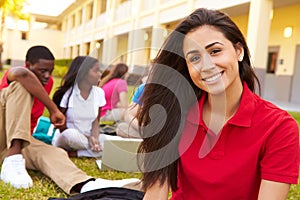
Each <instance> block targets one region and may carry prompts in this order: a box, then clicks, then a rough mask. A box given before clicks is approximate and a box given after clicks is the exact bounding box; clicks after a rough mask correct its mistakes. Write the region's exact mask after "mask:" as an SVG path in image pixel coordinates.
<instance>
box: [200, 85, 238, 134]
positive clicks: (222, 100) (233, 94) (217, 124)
mask: <svg viewBox="0 0 300 200" xmlns="http://www.w3.org/2000/svg"><path fill="white" fill-rule="evenodd" d="M242 92H243V84H242V83H241V82H240V84H233V85H232V86H231V87H228V88H227V90H226V91H225V92H223V93H220V94H217V95H212V94H208V97H207V100H206V101H205V103H204V107H203V120H204V122H205V124H206V125H207V127H209V128H210V129H211V130H213V131H214V132H216V133H217V132H219V131H220V130H221V128H222V127H223V126H224V124H225V123H226V122H227V121H228V120H229V119H230V118H231V117H232V116H233V115H234V114H235V113H236V112H237V110H238V108H239V105H240V99H241V96H242Z"/></svg>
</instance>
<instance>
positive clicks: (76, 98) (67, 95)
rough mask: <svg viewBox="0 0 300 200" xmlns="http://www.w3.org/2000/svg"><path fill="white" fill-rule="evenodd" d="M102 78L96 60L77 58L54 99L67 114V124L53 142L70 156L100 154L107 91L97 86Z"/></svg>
mask: <svg viewBox="0 0 300 200" xmlns="http://www.w3.org/2000/svg"><path fill="white" fill-rule="evenodd" d="M100 77H101V71H100V65H99V62H98V60H97V59H95V58H93V57H90V56H78V57H76V58H75V59H74V60H73V61H72V63H71V65H70V67H69V70H68V72H67V73H66V75H65V76H64V77H63V79H62V84H61V86H60V87H59V88H58V90H57V91H56V92H55V93H54V96H53V101H54V102H55V103H56V105H57V106H58V107H59V108H60V110H61V111H62V112H63V113H64V114H65V116H66V124H65V126H64V127H63V128H61V129H60V134H56V136H55V137H54V139H53V141H52V144H53V145H54V146H57V147H61V148H63V149H65V150H67V151H68V152H69V155H70V156H87V157H99V156H101V150H102V147H101V143H102V142H100V138H99V118H100V113H101V107H102V106H104V105H105V104H106V101H105V96H104V91H103V90H102V89H101V88H100V87H97V85H98V83H99V81H100Z"/></svg>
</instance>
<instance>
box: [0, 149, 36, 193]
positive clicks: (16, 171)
mask: <svg viewBox="0 0 300 200" xmlns="http://www.w3.org/2000/svg"><path fill="white" fill-rule="evenodd" d="M1 180H3V181H4V183H10V184H11V185H12V186H13V187H15V188H29V187H31V186H32V185H33V183H32V179H31V177H30V176H29V174H28V173H27V171H26V168H25V159H24V158H23V156H22V154H16V155H12V156H9V157H6V158H5V159H4V161H3V164H2V169H1Z"/></svg>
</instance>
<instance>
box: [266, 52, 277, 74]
mask: <svg viewBox="0 0 300 200" xmlns="http://www.w3.org/2000/svg"><path fill="white" fill-rule="evenodd" d="M277 57H278V53H277V52H269V54H268V64H267V73H272V74H274V73H275V71H276V64H277Z"/></svg>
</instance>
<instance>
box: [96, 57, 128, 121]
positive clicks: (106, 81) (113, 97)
mask: <svg viewBox="0 0 300 200" xmlns="http://www.w3.org/2000/svg"><path fill="white" fill-rule="evenodd" d="M127 71H128V66H127V65H126V64H124V63H119V64H117V65H116V66H114V67H113V68H112V70H111V71H110V72H109V74H108V75H107V76H105V77H104V78H103V79H102V81H101V82H100V87H101V88H102V89H103V90H104V92H105V100H106V105H105V106H104V107H103V108H102V112H101V120H103V121H120V120H122V119H123V113H124V111H125V109H126V108H127V106H128V101H127V91H128V86H127V82H126V81H125V80H124V79H123V78H124V76H125V74H126V73H127Z"/></svg>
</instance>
